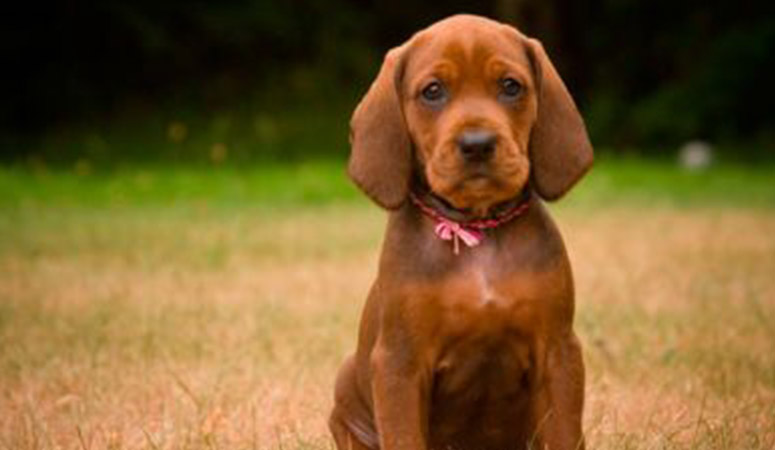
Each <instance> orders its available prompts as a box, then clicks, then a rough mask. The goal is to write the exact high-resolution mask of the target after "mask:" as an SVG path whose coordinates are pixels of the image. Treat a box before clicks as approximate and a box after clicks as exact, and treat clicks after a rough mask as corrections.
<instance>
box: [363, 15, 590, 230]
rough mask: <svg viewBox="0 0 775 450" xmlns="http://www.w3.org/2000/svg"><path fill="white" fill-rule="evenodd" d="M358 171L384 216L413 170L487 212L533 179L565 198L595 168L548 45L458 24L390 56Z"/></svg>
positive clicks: (449, 196) (367, 100)
mask: <svg viewBox="0 0 775 450" xmlns="http://www.w3.org/2000/svg"><path fill="white" fill-rule="evenodd" d="M350 140H351V144H352V153H351V157H350V165H349V173H350V176H351V177H352V178H353V180H355V182H356V184H358V185H359V186H360V187H361V188H362V189H363V190H364V192H366V194H368V195H369V196H370V197H371V198H372V199H374V201H376V202H377V203H378V204H380V205H382V206H383V207H385V208H389V209H392V208H397V207H398V206H400V205H401V204H402V203H403V201H404V200H405V198H406V196H407V194H408V190H409V186H410V179H411V177H412V174H413V173H417V174H419V175H420V176H421V177H423V178H424V180H425V181H426V182H427V184H428V186H429V187H430V189H431V190H432V191H433V192H434V194H436V195H437V196H439V197H441V198H443V199H444V200H446V201H447V202H448V203H450V204H451V205H452V206H454V207H456V208H459V209H464V210H469V211H471V212H472V213H473V214H474V215H477V216H483V215H486V213H487V211H488V210H489V209H490V208H491V207H492V206H493V205H496V204H498V203H501V202H503V201H506V200H509V199H511V198H513V197H515V196H516V195H518V194H519V192H520V191H521V190H522V189H523V188H524V187H525V185H526V184H527V183H528V181H529V180H532V181H531V183H532V186H533V187H534V188H535V190H536V191H537V193H538V194H539V195H540V196H541V197H543V198H545V199H547V200H554V199H556V198H559V197H560V196H562V195H563V194H564V193H565V192H567V190H568V189H570V188H571V187H572V186H573V184H575V182H576V181H577V180H578V179H579V178H581V176H582V175H583V174H584V173H585V172H586V171H587V169H588V168H589V167H590V166H591V164H592V147H591V145H590V143H589V139H588V138H587V134H586V130H585V128H584V123H583V120H582V119H581V116H580V115H579V113H578V111H577V109H576V106H575V105H574V103H573V100H572V99H571V97H570V95H569V94H568V91H567V89H566V88H565V86H564V85H563V83H562V81H561V80H560V78H559V76H558V75H557V72H556V71H555V69H554V67H553V66H552V64H551V62H550V61H549V59H548V57H547V56H546V53H545V52H544V50H543V48H542V46H541V44H540V43H539V42H538V41H535V40H533V39H529V38H527V37H525V36H523V35H522V34H520V33H519V32H518V31H516V30H515V29H514V28H512V27H509V26H506V25H502V24H499V23H497V22H494V21H491V20H488V19H484V18H480V17H475V16H454V17H451V18H449V19H445V20H443V21H441V22H438V23H436V24H434V25H432V26H431V27H429V28H427V29H425V30H423V31H421V32H419V33H417V34H416V35H414V36H413V37H412V38H411V39H410V40H409V41H408V42H406V43H405V44H403V45H402V46H400V47H397V48H395V49H393V50H391V51H390V52H389V53H388V54H387V56H386V57H385V61H384V63H383V65H382V69H381V70H380V73H379V75H378V76H377V79H376V80H375V81H374V83H373V84H372V86H371V88H370V89H369V92H368V93H367V94H366V96H365V97H364V98H363V100H362V101H361V103H360V104H359V105H358V107H357V109H356V110H355V113H354V114H353V118H352V121H351V136H350Z"/></svg>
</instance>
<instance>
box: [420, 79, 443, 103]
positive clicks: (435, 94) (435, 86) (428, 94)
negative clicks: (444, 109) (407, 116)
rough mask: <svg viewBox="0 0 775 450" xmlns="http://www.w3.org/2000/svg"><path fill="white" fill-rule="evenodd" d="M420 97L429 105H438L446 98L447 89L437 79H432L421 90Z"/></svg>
mask: <svg viewBox="0 0 775 450" xmlns="http://www.w3.org/2000/svg"><path fill="white" fill-rule="evenodd" d="M422 98H423V100H425V101H426V102H427V103H428V104H430V105H434V106H436V105H439V104H441V103H443V102H444V100H445V99H446V98H447V91H446V89H444V86H443V85H442V84H441V83H439V82H438V81H432V82H430V83H429V84H428V85H427V86H425V87H424V88H423V90H422Z"/></svg>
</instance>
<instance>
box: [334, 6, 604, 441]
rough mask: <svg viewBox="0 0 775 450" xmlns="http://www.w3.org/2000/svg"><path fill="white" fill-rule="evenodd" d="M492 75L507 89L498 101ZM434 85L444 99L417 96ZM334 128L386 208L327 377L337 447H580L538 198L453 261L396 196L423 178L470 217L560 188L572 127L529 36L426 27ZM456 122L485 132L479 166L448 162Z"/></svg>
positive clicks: (573, 365) (546, 227) (555, 250)
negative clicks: (347, 330)
mask: <svg viewBox="0 0 775 450" xmlns="http://www.w3.org/2000/svg"><path fill="white" fill-rule="evenodd" d="M506 78H508V79H512V80H514V81H516V82H518V84H519V85H520V86H521V91H520V93H519V95H518V96H517V97H514V98H512V97H504V94H503V93H502V90H501V86H502V83H503V80H504V79H506ZM434 81H435V82H438V83H441V84H442V85H443V86H444V89H445V91H444V92H445V94H446V97H444V101H443V104H435V103H433V104H432V103H429V102H428V101H427V99H424V97H423V89H424V88H425V87H427V86H428V85H429V83H433V82H434ZM504 98H505V100H504ZM351 125H352V135H351V143H352V155H351V160H350V166H349V171H350V174H351V176H352V178H353V180H354V181H355V182H356V184H358V185H359V186H360V187H361V188H362V189H363V191H364V192H365V193H366V194H367V195H368V196H370V197H371V198H372V199H373V200H374V201H375V202H376V203H378V204H379V205H381V206H383V207H385V208H387V209H389V210H390V211H391V212H390V216H389V220H388V226H387V232H386V236H385V241H384V245H383V251H382V256H381V259H380V263H379V274H378V276H377V280H376V281H375V283H374V285H373V287H372V290H371V292H370V294H369V297H368V300H367V302H366V306H365V308H364V311H363V316H362V319H361V327H360V333H359V338H358V347H357V350H356V352H355V354H354V355H352V356H351V357H350V358H348V359H347V361H345V363H344V364H343V366H342V368H341V370H340V373H339V376H338V379H337V383H336V393H335V406H334V410H333V412H332V414H331V418H330V422H329V423H330V427H331V430H332V433H333V435H334V439H335V441H336V444H337V447H338V449H339V450H349V449H378V448H380V449H383V450H398V449H412V450H422V449H437V450H446V449H455V450H510V449H525V448H540V449H544V448H550V449H576V448H583V445H584V444H583V436H582V431H581V416H582V408H583V398H584V367H583V362H582V356H581V349H580V347H579V344H578V341H577V339H576V336H575V334H574V332H573V329H572V323H573V314H574V294H573V281H572V276H571V270H570V265H569V263H568V258H567V255H566V252H565V249H564V246H563V243H562V240H561V238H560V235H559V233H558V231H557V229H556V227H555V226H554V224H553V222H552V220H551V218H550V217H549V216H548V214H547V213H546V210H545V209H544V208H543V206H542V205H541V203H540V201H535V202H534V203H533V204H532V206H531V207H530V208H529V209H528V210H527V212H526V213H525V214H524V215H523V216H520V217H518V218H517V219H515V220H513V221H510V222H508V223H505V224H503V225H501V226H499V227H498V228H496V229H493V230H490V231H489V232H488V233H487V236H486V237H485V239H484V240H483V242H482V243H481V244H480V245H479V246H477V247H472V248H464V249H462V250H461V252H460V254H455V253H453V251H452V249H451V246H450V243H449V242H446V241H442V240H440V239H438V238H437V237H436V235H435V234H434V231H433V228H434V223H433V221H432V220H431V219H430V218H428V217H426V216H424V215H423V214H422V213H421V212H420V211H419V210H418V209H417V208H416V207H415V206H414V205H413V204H412V203H411V202H407V201H406V198H407V195H408V193H409V191H410V190H411V189H413V188H414V187H415V186H416V185H424V186H427V189H428V190H429V191H430V192H432V193H433V195H435V196H437V197H438V198H440V199H442V200H443V201H444V202H446V203H447V204H448V205H450V206H451V207H454V208H455V209H457V210H459V211H463V212H465V214H468V215H470V216H471V217H483V216H487V215H488V214H489V213H490V212H491V211H492V208H493V207H494V206H496V205H498V204H502V203H504V202H507V201H509V200H510V199H513V198H515V197H516V196H518V195H519V194H520V193H521V192H523V190H525V189H532V190H533V191H534V192H535V193H536V194H537V195H538V196H540V197H541V198H543V199H546V200H554V199H556V198H559V197H561V196H562V195H563V194H564V193H565V192H567V191H568V190H569V189H570V188H571V187H572V186H573V185H574V184H575V183H576V181H578V179H579V178H581V177H582V176H583V174H584V173H585V172H586V171H587V169H588V168H589V167H590V165H591V163H592V148H591V145H590V144H589V140H588V138H587V135H586V130H585V128H584V123H583V121H582V119H581V116H580V115H579V113H578V111H577V110H576V107H575V105H574V104H573V100H572V99H571V97H570V95H569V94H568V92H567V90H566V89H565V86H564V85H563V83H562V81H561V80H560V78H559V76H558V75H557V72H556V70H555V69H554V67H553V66H552V64H551V62H550V61H549V59H548V57H547V56H546V53H545V52H544V50H543V48H542V47H541V45H540V43H538V42H537V41H535V40H532V39H529V38H527V37H525V36H523V35H522V34H520V33H519V32H518V31H516V30H515V29H513V28H511V27H509V26H506V25H502V24H499V23H497V22H494V21H491V20H488V19H484V18H480V17H475V16H454V17H451V18H449V19H446V20H444V21H441V22H438V23H437V24H434V25H433V26H431V27H429V28H427V29H425V30H423V31H421V32H419V33H417V34H416V35H415V36H413V37H412V38H411V39H410V40H409V41H408V42H407V43H405V44H404V45H402V46H401V47H398V48H396V49H393V50H391V51H390V52H389V53H388V55H387V56H386V59H385V62H384V63H383V66H382V69H381V70H380V73H379V75H378V76H377V79H376V80H375V82H374V84H373V85H372V87H371V88H370V90H369V92H368V93H367V94H366V96H365V97H364V99H363V100H362V101H361V104H360V105H359V106H358V108H357V109H356V111H355V113H354V115H353V119H352V124H351ZM470 130H484V131H486V132H488V133H491V134H492V135H493V136H494V149H493V153H492V156H491V157H490V158H489V159H488V160H486V161H484V162H481V161H480V162H476V163H472V162H471V161H470V160H467V159H466V158H464V157H462V156H461V151H460V146H461V144H460V136H462V135H464V134H465V133H467V132H469V131H470Z"/></svg>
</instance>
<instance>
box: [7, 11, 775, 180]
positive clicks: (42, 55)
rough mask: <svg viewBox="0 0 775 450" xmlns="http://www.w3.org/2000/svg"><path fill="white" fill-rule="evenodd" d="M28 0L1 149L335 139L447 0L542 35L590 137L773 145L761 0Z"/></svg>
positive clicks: (230, 158) (659, 148) (159, 150)
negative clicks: (392, 53) (387, 56)
mask: <svg viewBox="0 0 775 450" xmlns="http://www.w3.org/2000/svg"><path fill="white" fill-rule="evenodd" d="M27 3H28V4H26V5H15V6H13V7H11V8H9V9H7V10H6V11H5V12H4V13H3V14H2V15H0V33H1V34H0V48H1V50H2V51H1V52H0V53H1V54H2V55H3V60H4V63H3V67H4V68H3V72H4V78H5V81H3V82H2V85H1V86H2V87H0V95H1V96H2V102H0V117H1V118H2V121H0V146H1V147H0V148H1V149H2V157H3V159H4V160H5V161H6V162H9V161H10V162H13V163H24V164H72V163H76V162H78V161H81V162H82V163H83V162H84V161H85V162H86V164H89V165H90V167H92V166H100V165H111V164H115V163H117V162H119V163H120V162H127V161H130V162H131V161H154V162H157V161H170V162H172V163H180V162H197V161H200V162H212V161H216V162H218V161H220V162H223V161H227V162H237V163H239V162H244V161H256V160H262V159H272V160H298V159H306V158H310V157H328V156H331V155H333V156H337V157H339V156H343V155H344V154H346V152H347V119H348V116H349V113H350V111H351V109H352V107H353V106H354V104H355V103H356V102H357V99H358V97H359V96H360V95H361V94H362V93H363V91H364V90H365V89H366V87H367V86H368V83H369V82H370V81H371V79H372V78H373V76H374V74H375V73H376V71H377V69H378V65H379V63H380V60H381V57H382V55H383V54H384V52H385V51H386V50H387V49H389V48H390V47H392V46H394V45H397V44H400V43H401V42H403V41H404V40H405V39H406V38H407V37H409V36H410V35H411V33H413V32H414V31H416V30H418V29H420V28H423V27H425V26H427V25H429V24H430V23H432V22H434V21H436V20H438V19H441V18H443V17H445V16H447V15H450V14H453V13H457V12H468V13H477V14H482V15H486V16H490V17H494V18H499V19H501V20H504V21H508V22H511V23H515V24H517V26H518V27H519V28H520V29H522V30H523V31H524V32H526V33H527V34H529V35H532V36H534V37H537V38H539V39H540V40H542V41H543V42H544V44H545V46H546V47H547V49H548V51H549V53H550V55H551V57H552V58H553V60H554V62H555V64H556V65H557V67H558V69H559V71H560V73H561V74H562V75H563V78H564V79H565V81H566V83H567V85H568V86H569V88H570V89H571V91H572V93H573V95H574V97H575V98H576V99H577V102H578V103H579V105H580V107H581V109H582V111H583V113H584V116H585V117H586V119H587V123H588V127H589V130H590V134H591V136H592V139H593V141H594V143H595V145H596V147H597V148H598V150H599V151H604V152H611V153H641V154H647V155H666V154H670V155H672V154H673V153H674V152H675V151H676V149H677V148H678V147H679V146H680V145H681V144H682V143H684V142H686V141H687V140H692V139H703V140H707V141H709V142H710V143H712V144H713V145H715V146H716V147H717V148H720V149H722V151H723V152H725V154H726V155H729V156H730V157H733V158H744V159H757V158H761V157H762V156H764V157H766V156H768V155H769V154H771V153H772V152H773V149H775V113H773V100H775V95H773V88H772V82H771V78H772V75H773V70H772V69H773V68H774V67H775V64H773V59H775V13H774V11H775V8H773V7H772V6H771V5H772V3H771V2H755V1H727V2H707V1H676V0H652V1H635V0H595V1H573V0H547V1H537V0H536V1H533V0H516V1H514V0H499V1H476V2H473V1H460V0H456V1H445V2H426V3H425V4H420V3H419V2H417V1H408V0H392V1H384V0H376V1H363V0H350V1H346V0H263V1H259V0H223V1H217V2H216V1H211V2H204V1H182V0H171V1H159V0H155V1H148V0H138V1H127V0H123V1H122V0H105V1H101V2H87V1H84V0H73V1H59V2H40V3H37V2H27ZM181 130H182V131H181ZM176 133H177V134H176Z"/></svg>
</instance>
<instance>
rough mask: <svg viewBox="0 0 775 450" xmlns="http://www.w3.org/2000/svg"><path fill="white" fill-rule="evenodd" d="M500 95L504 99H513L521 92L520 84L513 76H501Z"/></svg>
mask: <svg viewBox="0 0 775 450" xmlns="http://www.w3.org/2000/svg"><path fill="white" fill-rule="evenodd" d="M500 85H501V96H503V97H504V99H505V100H514V99H515V98H517V96H519V94H520V93H521V92H522V85H521V84H519V81H517V80H515V79H514V78H503V79H502V80H501V81H500Z"/></svg>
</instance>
